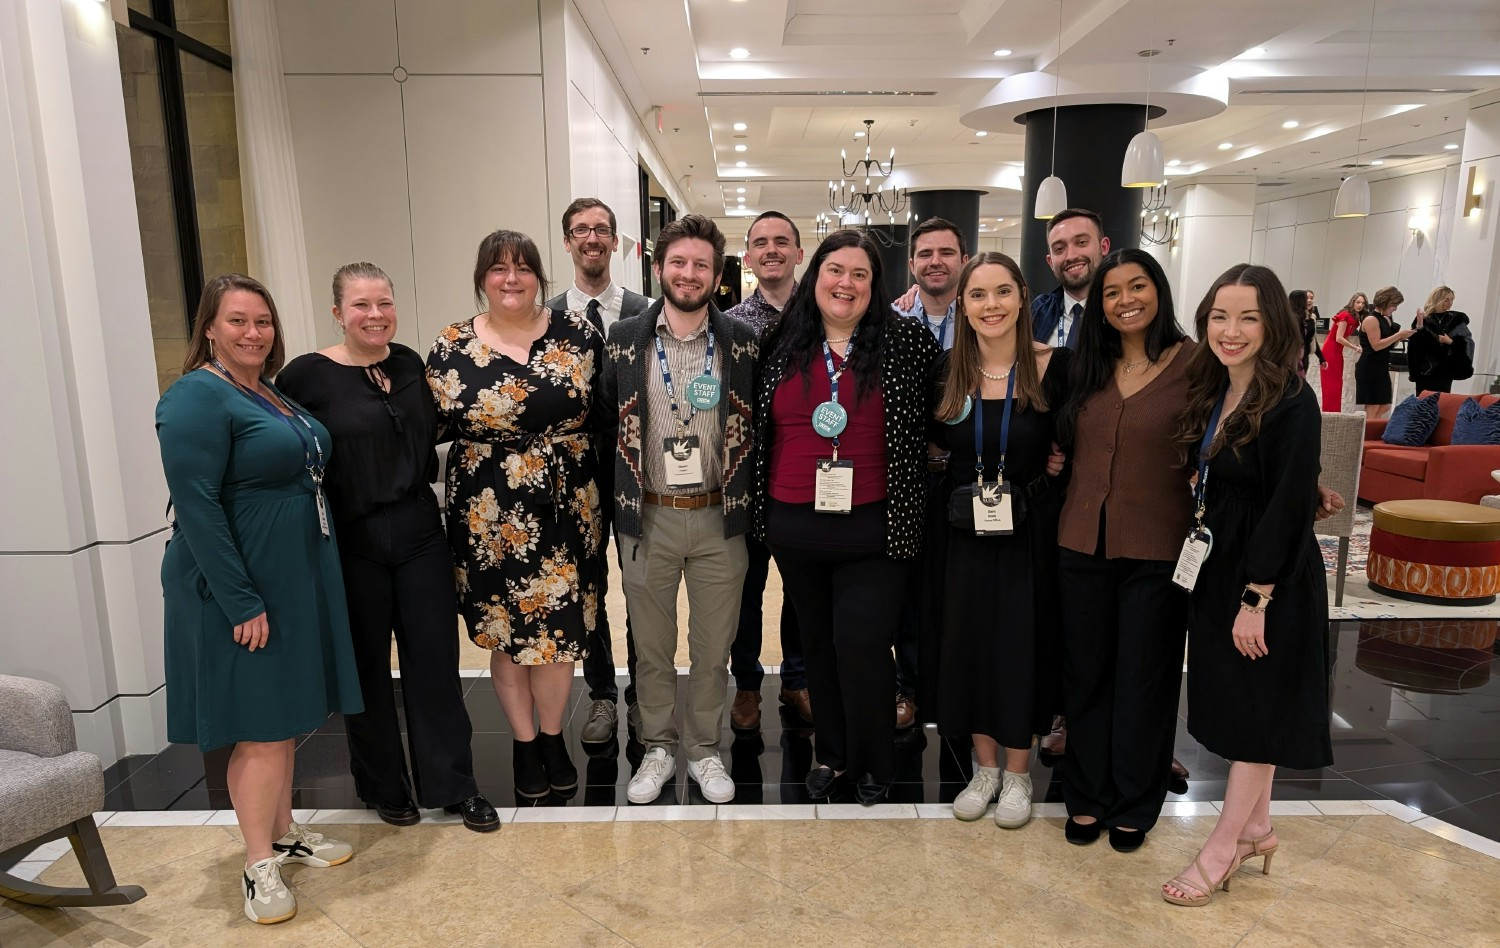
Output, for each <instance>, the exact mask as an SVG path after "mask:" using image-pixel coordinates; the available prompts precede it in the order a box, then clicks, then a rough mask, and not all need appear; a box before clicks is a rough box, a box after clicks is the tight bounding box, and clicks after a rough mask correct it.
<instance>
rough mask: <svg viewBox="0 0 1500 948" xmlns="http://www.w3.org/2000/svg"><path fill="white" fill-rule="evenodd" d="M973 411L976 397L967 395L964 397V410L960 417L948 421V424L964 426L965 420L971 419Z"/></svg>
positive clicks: (959, 414)
mask: <svg viewBox="0 0 1500 948" xmlns="http://www.w3.org/2000/svg"><path fill="white" fill-rule="evenodd" d="M973 410H974V396H973V395H965V396H964V410H963V411H961V412H959V413H958V417H957V418H950V419H948V421H947V424H950V425H957V424H962V423H963V420H964V419H965V418H967V417H969V412H971V411H973Z"/></svg>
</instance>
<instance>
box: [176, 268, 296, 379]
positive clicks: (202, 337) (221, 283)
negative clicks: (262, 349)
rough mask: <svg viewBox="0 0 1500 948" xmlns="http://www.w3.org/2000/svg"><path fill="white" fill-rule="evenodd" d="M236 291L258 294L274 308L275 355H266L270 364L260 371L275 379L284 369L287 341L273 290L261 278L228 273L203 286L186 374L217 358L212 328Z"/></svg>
mask: <svg viewBox="0 0 1500 948" xmlns="http://www.w3.org/2000/svg"><path fill="white" fill-rule="evenodd" d="M234 290H245V291H247V292H250V293H254V294H255V295H256V296H259V297H260V298H261V299H263V300H265V301H266V309H268V310H270V311H271V354H270V355H268V356H266V364H265V366H264V367H263V368H262V369H261V370H260V374H261V378H268V379H269V378H275V376H276V373H277V372H280V371H281V367H282V365H283V364H285V362H286V343H285V342H283V341H282V336H283V333H282V331H281V317H280V316H279V315H277V313H276V301H275V300H273V299H271V291H270V290H268V289H266V288H265V286H264V285H263V284H262V283H261V282H260V281H259V280H257V279H255V278H253V277H247V276H245V275H244V274H243V273H225V274H223V275H221V276H216V277H214V278H213V279H212V280H209V281H208V285H207V286H205V287H204V288H203V295H202V296H200V297H198V312H197V314H196V315H195V316H194V317H193V338H192V339H190V340H188V350H187V357H186V358H184V359H183V360H182V374H183V375H187V374H188V373H189V372H191V371H193V370H194V369H197V368H201V367H202V366H205V365H207V364H208V362H209V360H210V359H212V358H213V344H212V342H211V341H210V340H209V338H208V327H210V326H212V325H213V324H214V320H216V319H218V318H219V305H220V304H221V303H223V302H224V297H225V296H227V295H229V294H230V293H231V292H233V291H234Z"/></svg>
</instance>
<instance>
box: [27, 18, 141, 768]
mask: <svg viewBox="0 0 1500 948" xmlns="http://www.w3.org/2000/svg"><path fill="white" fill-rule="evenodd" d="M0 287H4V293H5V307H6V309H5V331H6V332H5V335H6V344H5V345H4V346H0V404H3V405H4V406H6V410H5V411H4V412H3V413H0V419H3V420H0V443H3V444H4V445H5V450H4V451H0V603H4V609H5V618H4V621H3V622H0V671H4V672H7V673H10V674H17V675H24V676H29V677H33V678H41V679H44V680H47V681H52V682H55V683H56V684H58V685H60V686H62V688H63V690H64V691H65V692H66V694H67V696H68V700H69V703H70V705H71V707H72V708H73V713H74V723H75V726H76V728H77V731H78V738H79V744H80V746H81V747H83V748H84V749H86V750H90V751H93V752H95V753H97V754H99V755H100V756H101V757H102V758H103V759H104V762H105V763H106V764H108V763H112V762H113V761H114V760H116V759H118V758H119V757H120V756H121V755H123V754H125V753H153V752H155V751H157V750H160V749H161V747H162V746H163V745H164V743H165V692H164V687H163V684H164V681H165V675H164V671H163V665H162V653H161V621H162V608H161V584H160V580H159V571H160V565H161V551H162V546H163V544H164V543H165V540H166V534H165V523H164V520H163V518H162V510H163V508H164V506H165V503H166V496H167V495H166V487H165V484H164V482H163V479H162V475H161V467H160V461H159V459H158V453H157V449H156V439H155V437H154V435H153V411H154V407H155V403H156V397H157V393H156V377H155V367H154V358H153V351H152V343H151V320H150V315H149V312H148V310H147V303H146V286H145V277H144V267H143V265H142V259H141V248H140V230H139V225H138V222H137V218H136V205H135V188H134V183H133V181H132V175H131V166H130V148H129V143H128V138H127V136H126V129H125V110H124V97H123V92H122V89H121V82H120V64H119V57H118V54H117V50H116V45H115V24H114V22H113V21H112V20H111V19H110V12H109V8H108V7H105V6H103V5H101V4H98V3H95V2H93V0H88V2H81V0H13V2H11V3H7V4H4V5H3V6H0Z"/></svg>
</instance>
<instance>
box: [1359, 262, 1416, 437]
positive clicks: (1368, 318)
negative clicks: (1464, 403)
mask: <svg viewBox="0 0 1500 948" xmlns="http://www.w3.org/2000/svg"><path fill="white" fill-rule="evenodd" d="M1405 300H1406V297H1404V296H1402V295H1401V291H1400V290H1398V289H1396V288H1395V287H1394V286H1385V287H1381V288H1380V289H1378V290H1376V291H1375V297H1374V298H1373V299H1372V300H1371V301H1370V306H1371V309H1372V310H1373V312H1371V311H1366V313H1365V315H1364V317H1363V318H1362V319H1361V320H1360V321H1359V342H1360V346H1361V347H1362V348H1363V349H1364V355H1362V356H1361V357H1360V360H1359V361H1358V362H1357V363H1355V365H1354V400H1355V401H1356V402H1357V403H1359V405H1360V407H1362V408H1364V410H1365V416H1366V417H1368V418H1371V419H1375V418H1384V417H1385V416H1386V415H1387V414H1388V413H1389V412H1390V410H1391V401H1392V397H1391V394H1392V388H1393V386H1392V384H1391V351H1390V350H1391V346H1394V345H1397V344H1398V343H1402V342H1405V341H1406V340H1407V339H1410V338H1411V336H1412V333H1413V332H1415V330H1412V329H1399V328H1397V323H1396V321H1395V320H1394V319H1392V318H1391V317H1392V316H1393V315H1394V314H1395V312H1396V307H1398V306H1400V305H1401V304H1402V303H1403V302H1405Z"/></svg>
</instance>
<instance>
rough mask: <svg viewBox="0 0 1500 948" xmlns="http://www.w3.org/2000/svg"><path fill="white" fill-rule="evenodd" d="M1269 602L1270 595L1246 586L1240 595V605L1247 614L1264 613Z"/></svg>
mask: <svg viewBox="0 0 1500 948" xmlns="http://www.w3.org/2000/svg"><path fill="white" fill-rule="evenodd" d="M1270 601H1271V597H1270V595H1268V594H1267V593H1263V592H1261V591H1260V590H1258V589H1254V588H1251V587H1250V586H1246V587H1245V591H1244V592H1242V593H1240V604H1241V605H1242V606H1244V607H1245V609H1246V611H1248V612H1265V611H1266V606H1267V604H1269V603H1270Z"/></svg>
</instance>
